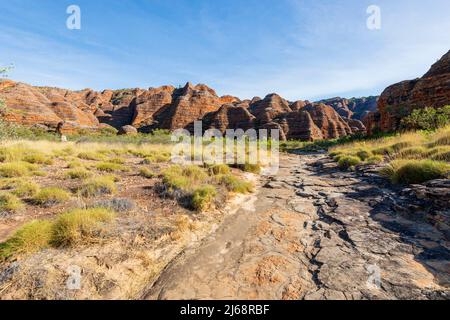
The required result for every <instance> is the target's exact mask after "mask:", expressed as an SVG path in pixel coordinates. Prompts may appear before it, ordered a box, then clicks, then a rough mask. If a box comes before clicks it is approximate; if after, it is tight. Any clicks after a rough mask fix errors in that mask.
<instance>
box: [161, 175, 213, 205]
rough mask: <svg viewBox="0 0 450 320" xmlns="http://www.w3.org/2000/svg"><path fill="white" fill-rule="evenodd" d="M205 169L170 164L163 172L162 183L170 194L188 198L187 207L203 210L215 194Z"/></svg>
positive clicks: (211, 201)
mask: <svg viewBox="0 0 450 320" xmlns="http://www.w3.org/2000/svg"><path fill="white" fill-rule="evenodd" d="M210 182H211V178H210V176H209V175H208V174H207V173H206V171H205V170H204V169H202V168H200V167H197V166H187V167H182V166H172V167H170V168H168V169H167V170H165V171H164V172H163V184H164V185H165V186H166V188H167V191H168V192H169V193H170V194H175V195H177V197H179V198H181V199H185V198H188V199H189V203H188V204H187V206H188V207H190V208H192V209H194V210H197V211H203V210H206V209H208V208H209V207H210V206H211V205H212V203H213V202H214V199H215V197H216V196H217V194H218V193H217V190H216V188H215V187H214V186H213V185H212V184H211V183H210Z"/></svg>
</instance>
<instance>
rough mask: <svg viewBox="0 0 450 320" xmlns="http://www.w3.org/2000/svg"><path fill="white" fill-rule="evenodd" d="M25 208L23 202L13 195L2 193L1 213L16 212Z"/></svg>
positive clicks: (0, 197)
mask: <svg viewBox="0 0 450 320" xmlns="http://www.w3.org/2000/svg"><path fill="white" fill-rule="evenodd" d="M23 207H24V204H23V202H22V201H20V199H19V198H17V197H16V196H15V195H13V194H12V193H8V192H1V193H0V212H16V211H18V210H20V209H22V208H23Z"/></svg>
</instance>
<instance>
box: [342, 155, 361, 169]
mask: <svg viewBox="0 0 450 320" xmlns="http://www.w3.org/2000/svg"><path fill="white" fill-rule="evenodd" d="M360 163H361V159H360V158H359V157H354V156H340V158H339V161H338V164H339V168H341V169H350V168H354V167H355V166H357V165H358V164H360Z"/></svg>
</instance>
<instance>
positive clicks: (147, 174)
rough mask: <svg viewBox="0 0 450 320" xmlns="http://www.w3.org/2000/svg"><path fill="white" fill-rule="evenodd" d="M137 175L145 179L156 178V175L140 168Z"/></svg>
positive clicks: (147, 169)
mask: <svg viewBox="0 0 450 320" xmlns="http://www.w3.org/2000/svg"><path fill="white" fill-rule="evenodd" d="M139 175H140V176H141V177H144V178H147V179H152V178H154V177H155V176H156V174H155V173H154V172H153V171H152V170H150V169H149V168H141V169H140V170H139Z"/></svg>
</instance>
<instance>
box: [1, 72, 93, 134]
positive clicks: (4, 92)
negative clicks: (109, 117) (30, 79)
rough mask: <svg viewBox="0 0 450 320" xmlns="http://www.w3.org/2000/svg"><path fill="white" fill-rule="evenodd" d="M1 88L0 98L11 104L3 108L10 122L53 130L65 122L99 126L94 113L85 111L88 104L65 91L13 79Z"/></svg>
mask: <svg viewBox="0 0 450 320" xmlns="http://www.w3.org/2000/svg"><path fill="white" fill-rule="evenodd" d="M0 90H1V91H0V99H2V100H4V102H5V103H6V106H7V107H6V109H5V110H3V111H2V113H3V115H2V117H3V119H5V120H6V121H10V122H14V123H19V124H23V125H28V126H32V125H36V124H39V125H44V126H47V127H49V128H52V129H56V128H57V127H58V125H59V124H61V123H64V122H67V123H71V124H72V125H71V126H70V127H71V128H78V129H88V130H91V129H94V128H96V127H98V126H99V121H98V119H97V118H96V117H95V116H94V114H93V113H91V112H89V111H85V110H87V109H88V106H87V105H85V104H83V103H81V102H79V101H76V100H71V99H68V98H67V92H66V91H64V90H61V89H54V88H38V87H32V86H29V85H26V84H23V83H17V82H13V81H9V80H6V81H2V82H1V83H0ZM84 108H85V109H84ZM78 129H77V130H78Z"/></svg>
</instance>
